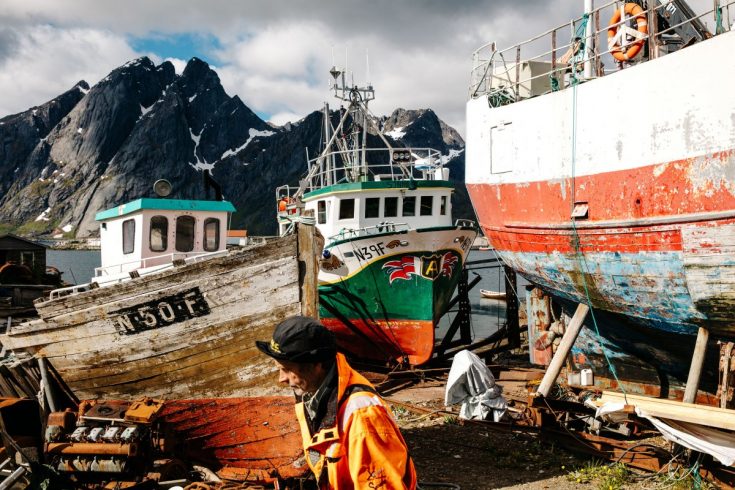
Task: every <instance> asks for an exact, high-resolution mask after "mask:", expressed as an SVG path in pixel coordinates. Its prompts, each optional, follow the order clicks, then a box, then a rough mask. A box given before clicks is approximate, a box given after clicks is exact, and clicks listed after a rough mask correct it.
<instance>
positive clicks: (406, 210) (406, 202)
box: [403, 196, 416, 216]
mask: <svg viewBox="0 0 735 490" xmlns="http://www.w3.org/2000/svg"><path fill="white" fill-rule="evenodd" d="M403 216H416V196H411V197H404V198H403Z"/></svg>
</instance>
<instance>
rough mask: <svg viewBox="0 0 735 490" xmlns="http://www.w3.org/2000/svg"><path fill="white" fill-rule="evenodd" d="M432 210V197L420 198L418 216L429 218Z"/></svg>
mask: <svg viewBox="0 0 735 490" xmlns="http://www.w3.org/2000/svg"><path fill="white" fill-rule="evenodd" d="M433 210H434V196H421V208H420V211H419V214H421V216H431V213H432V211H433Z"/></svg>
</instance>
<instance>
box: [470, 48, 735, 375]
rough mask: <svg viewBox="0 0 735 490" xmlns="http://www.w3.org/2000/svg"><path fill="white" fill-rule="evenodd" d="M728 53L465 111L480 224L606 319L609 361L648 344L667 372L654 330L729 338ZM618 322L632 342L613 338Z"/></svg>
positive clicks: (713, 51)
mask: <svg viewBox="0 0 735 490" xmlns="http://www.w3.org/2000/svg"><path fill="white" fill-rule="evenodd" d="M733 48H735V33H726V34H722V35H720V36H717V37H715V38H713V39H710V40H707V41H705V42H701V43H699V44H696V45H694V46H691V47H688V48H686V49H683V50H681V51H679V52H676V53H672V54H669V55H667V56H665V57H662V58H659V59H656V60H652V61H649V62H647V63H643V64H641V65H638V66H634V67H631V68H629V69H626V70H622V71H621V72H618V73H615V74H612V75H608V76H605V77H603V78H600V79H596V80H591V81H587V82H585V83H582V84H580V85H578V86H573V87H570V88H567V89H565V90H562V91H559V92H553V93H549V94H546V95H542V96H540V97H536V98H531V99H528V100H524V101H521V102H516V103H514V104H510V105H507V106H503V107H495V108H490V107H489V104H488V100H487V97H486V96H485V97H479V98H476V99H472V100H470V101H469V102H468V111H467V126H468V138H467V182H468V185H467V187H468V190H469V193H470V197H471V199H472V201H473V205H474V206H475V210H476V211H477V214H478V218H479V221H480V226H481V227H482V229H483V230H484V232H485V234H486V236H487V237H488V239H489V241H490V243H491V244H492V245H493V246H494V247H495V248H496V250H497V251H498V253H499V254H500V255H501V256H502V258H503V259H504V260H505V261H506V262H507V263H508V265H511V266H513V267H514V268H516V269H517V270H518V271H519V272H520V273H522V274H523V275H524V276H525V277H526V278H527V279H529V280H530V281H531V282H533V283H535V284H537V285H539V286H541V287H542V288H543V289H545V290H546V291H548V292H550V293H551V294H552V295H554V296H556V297H557V298H559V299H561V300H563V301H565V302H567V303H573V302H584V303H590V304H591V305H592V306H593V307H594V308H596V309H598V310H600V311H603V312H607V313H610V314H611V315H608V316H606V317H605V319H606V320H607V322H608V323H609V322H615V323H614V324H612V325H606V326H605V328H603V329H602V333H603V335H605V334H606V337H607V340H608V341H610V340H614V344H613V345H609V346H608V347H610V349H611V351H612V352H616V351H620V350H627V351H628V352H633V351H634V350H635V349H634V347H635V346H633V345H627V346H626V344H633V343H636V345H637V347H639V349H638V351H640V350H642V349H640V347H641V345H644V344H645V343H646V342H648V341H650V342H651V343H652V345H651V346H650V347H651V348H650V349H649V350H659V351H661V352H662V353H663V354H662V355H663V357H664V358H665V359H664V364H665V365H670V366H671V367H672V369H673V368H674V367H675V365H677V364H681V363H680V362H679V361H680V360H681V359H679V360H677V359H675V358H670V357H669V358H667V356H666V354H665V353H666V351H667V349H666V346H665V345H662V344H661V336H660V335H658V334H654V332H664V333H670V334H672V335H673V334H683V335H684V336H685V337H687V338H690V339H691V338H692V337H690V336H692V335H694V334H696V332H697V328H698V327H699V326H705V327H707V328H708V329H710V331H711V332H713V333H714V334H715V335H718V336H724V337H733V336H735V314H733V313H732V311H733V310H732V307H733V306H735V255H734V254H733V251H735V248H733V247H734V246H735V116H733V114H734V113H735V92H733V91H732V90H731V89H730V88H729V85H730V83H731V81H732V80H734V79H735V65H733V63H726V62H722V61H721V60H724V59H729V57H730V56H731V55H730V54H729V53H731V52H732V50H733ZM705 66H706V72H707V73H706V74H705V73H703V72H702V71H701V70H705V68H704V67H705ZM624 88H625V90H624ZM628 88H630V89H631V90H628ZM626 324H634V325H636V326H637V327H638V328H639V329H640V335H637V336H636V339H635V342H633V341H632V340H631V339H630V338H628V339H627V340H626V335H625V333H621V332H618V333H617V334H614V332H615V331H616V329H619V330H621V331H622V332H625V331H626ZM589 325H590V326H592V322H589ZM646 332H648V333H646ZM614 337H615V338H614ZM664 338H665V337H664ZM656 339H658V340H656ZM628 347H630V348H628ZM595 348H597V349H598V350H597V352H596V353H595V352H590V354H596V355H599V354H600V352H599V346H597V347H595ZM644 349H645V347H644ZM590 350H594V349H590ZM655 357H656V356H653V357H652V358H651V361H650V362H652V363H655V362H660V358H661V356H658V358H659V360H656V359H655ZM687 366H688V363H687V362H684V370H685V369H686V367H687ZM679 371H682V369H679Z"/></svg>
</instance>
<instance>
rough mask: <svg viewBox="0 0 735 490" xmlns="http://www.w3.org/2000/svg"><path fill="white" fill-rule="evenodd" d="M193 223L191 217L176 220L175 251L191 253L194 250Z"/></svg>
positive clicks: (180, 217) (181, 217)
mask: <svg viewBox="0 0 735 490" xmlns="http://www.w3.org/2000/svg"><path fill="white" fill-rule="evenodd" d="M194 223H195V221H194V217H193V216H179V217H178V218H176V251H178V252H191V251H192V250H194Z"/></svg>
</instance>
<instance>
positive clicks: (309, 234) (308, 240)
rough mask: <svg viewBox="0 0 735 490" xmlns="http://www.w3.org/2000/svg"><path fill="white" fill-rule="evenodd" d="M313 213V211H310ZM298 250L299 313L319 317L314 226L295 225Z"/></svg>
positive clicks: (317, 259)
mask: <svg viewBox="0 0 735 490" xmlns="http://www.w3.org/2000/svg"><path fill="white" fill-rule="evenodd" d="M311 214H312V215H313V211H312V212H311ZM297 233H298V242H299V245H298V250H299V283H300V284H301V314H302V315H304V316H310V317H312V318H317V319H318V318H319V298H318V293H317V276H318V274H319V262H318V261H319V257H318V255H319V254H320V253H321V251H320V250H317V244H316V227H315V226H309V225H305V224H303V223H299V224H298V225H297Z"/></svg>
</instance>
